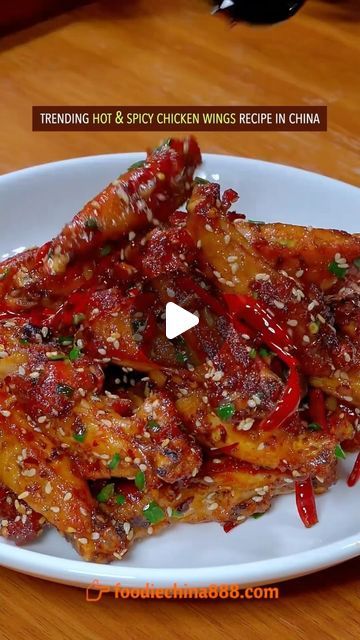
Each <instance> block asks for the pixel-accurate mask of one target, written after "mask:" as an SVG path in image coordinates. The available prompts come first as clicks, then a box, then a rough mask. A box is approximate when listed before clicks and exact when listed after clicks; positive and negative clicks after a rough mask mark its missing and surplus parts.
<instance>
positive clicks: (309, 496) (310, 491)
mask: <svg viewBox="0 0 360 640" xmlns="http://www.w3.org/2000/svg"><path fill="white" fill-rule="evenodd" d="M295 495H296V506H297V509H298V512H299V515H300V518H301V520H302V521H303V523H304V525H305V527H312V526H313V525H314V524H316V523H317V522H318V516H317V512H316V504H315V496H314V488H313V485H312V481H311V478H308V479H307V480H304V481H297V482H295Z"/></svg>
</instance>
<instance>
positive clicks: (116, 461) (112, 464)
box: [107, 453, 120, 471]
mask: <svg viewBox="0 0 360 640" xmlns="http://www.w3.org/2000/svg"><path fill="white" fill-rule="evenodd" d="M119 462H120V454H119V453H114V455H113V457H112V458H111V460H110V461H109V462H108V465H107V466H108V468H109V469H111V471H113V469H116V467H117V466H118V464H119Z"/></svg>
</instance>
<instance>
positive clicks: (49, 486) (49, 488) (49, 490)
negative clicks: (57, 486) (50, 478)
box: [45, 482, 52, 495]
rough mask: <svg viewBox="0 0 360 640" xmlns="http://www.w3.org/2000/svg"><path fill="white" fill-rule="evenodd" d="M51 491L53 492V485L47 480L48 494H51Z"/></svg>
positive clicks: (46, 491)
mask: <svg viewBox="0 0 360 640" xmlns="http://www.w3.org/2000/svg"><path fill="white" fill-rule="evenodd" d="M51 492H52V485H51V483H50V482H47V483H46V485H45V493H47V495H50V493H51Z"/></svg>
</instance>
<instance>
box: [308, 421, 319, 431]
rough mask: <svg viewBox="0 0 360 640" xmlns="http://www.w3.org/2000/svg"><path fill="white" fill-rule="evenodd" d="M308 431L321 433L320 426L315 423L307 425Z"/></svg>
mask: <svg viewBox="0 0 360 640" xmlns="http://www.w3.org/2000/svg"><path fill="white" fill-rule="evenodd" d="M308 429H309V431H322V428H321V425H319V424H318V423H317V422H310V424H308Z"/></svg>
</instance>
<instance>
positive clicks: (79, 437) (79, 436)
mask: <svg viewBox="0 0 360 640" xmlns="http://www.w3.org/2000/svg"><path fill="white" fill-rule="evenodd" d="M73 438H74V440H76V441H77V442H84V440H85V438H86V429H84V430H83V431H80V432H79V433H74V434H73Z"/></svg>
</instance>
